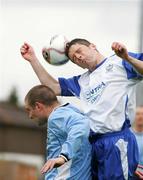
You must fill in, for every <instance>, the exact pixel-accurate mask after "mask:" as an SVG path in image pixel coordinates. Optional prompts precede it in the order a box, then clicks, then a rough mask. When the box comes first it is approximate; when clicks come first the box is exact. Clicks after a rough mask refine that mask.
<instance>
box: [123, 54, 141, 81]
mask: <svg viewBox="0 0 143 180" xmlns="http://www.w3.org/2000/svg"><path fill="white" fill-rule="evenodd" d="M129 55H130V56H132V57H133V58H136V59H138V60H141V61H143V53H138V54H137V53H132V52H129ZM122 64H123V66H124V68H125V70H126V72H127V78H128V79H133V78H137V79H142V78H143V75H141V74H139V73H138V72H137V71H136V69H135V68H134V67H133V66H132V65H131V64H130V63H128V62H127V61H126V60H124V59H123V61H122Z"/></svg>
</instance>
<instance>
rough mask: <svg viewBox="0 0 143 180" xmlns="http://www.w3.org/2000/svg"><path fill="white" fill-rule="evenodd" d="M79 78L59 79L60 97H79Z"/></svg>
mask: <svg viewBox="0 0 143 180" xmlns="http://www.w3.org/2000/svg"><path fill="white" fill-rule="evenodd" d="M79 78H80V75H79V76H73V77H72V78H69V79H65V78H59V79H58V80H59V84H60V87H61V96H78V97H79V95H80V86H79V82H78V80H79Z"/></svg>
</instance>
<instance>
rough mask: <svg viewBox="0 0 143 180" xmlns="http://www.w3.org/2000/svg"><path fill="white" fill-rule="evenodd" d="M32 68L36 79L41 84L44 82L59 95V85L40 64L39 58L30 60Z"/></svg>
mask: <svg viewBox="0 0 143 180" xmlns="http://www.w3.org/2000/svg"><path fill="white" fill-rule="evenodd" d="M30 64H31V66H32V68H33V70H34V71H35V73H36V75H37V77H38V79H39V80H40V82H41V84H44V85H46V86H48V87H50V88H51V89H52V90H53V91H54V92H55V94H56V95H60V93H61V91H60V85H59V83H58V81H57V80H56V79H54V78H53V77H52V76H51V75H50V74H49V73H48V72H47V71H46V70H45V68H44V67H43V66H42V65H41V64H40V62H39V60H38V59H37V58H35V59H34V61H31V62H30Z"/></svg>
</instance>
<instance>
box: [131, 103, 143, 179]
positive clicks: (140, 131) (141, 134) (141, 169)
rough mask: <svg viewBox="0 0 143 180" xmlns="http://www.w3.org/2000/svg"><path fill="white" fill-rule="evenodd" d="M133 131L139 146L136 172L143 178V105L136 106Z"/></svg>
mask: <svg viewBox="0 0 143 180" xmlns="http://www.w3.org/2000/svg"><path fill="white" fill-rule="evenodd" d="M132 131H133V133H134V135H135V137H136V140H137V144H138V148H139V165H138V169H137V171H136V174H137V175H138V176H139V178H140V179H143V106H138V107H137V108H136V116H135V121H134V123H133V126H132Z"/></svg>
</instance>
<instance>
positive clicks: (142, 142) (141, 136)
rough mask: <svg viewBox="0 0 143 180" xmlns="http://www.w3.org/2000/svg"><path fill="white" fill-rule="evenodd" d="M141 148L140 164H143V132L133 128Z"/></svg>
mask: <svg viewBox="0 0 143 180" xmlns="http://www.w3.org/2000/svg"><path fill="white" fill-rule="evenodd" d="M132 131H133V133H134V135H135V137H136V140H137V144H138V148H139V164H140V165H142V166H143V132H136V131H134V130H132Z"/></svg>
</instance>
